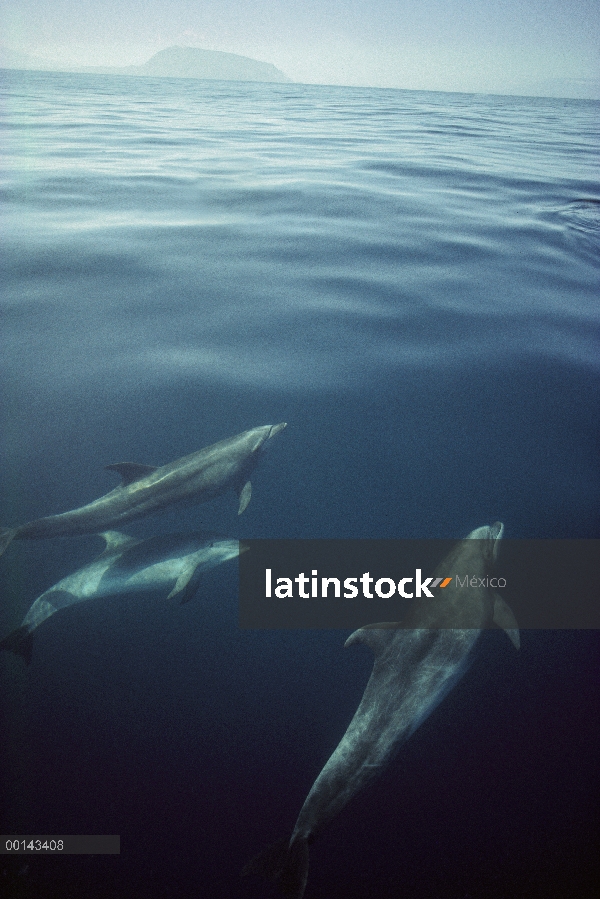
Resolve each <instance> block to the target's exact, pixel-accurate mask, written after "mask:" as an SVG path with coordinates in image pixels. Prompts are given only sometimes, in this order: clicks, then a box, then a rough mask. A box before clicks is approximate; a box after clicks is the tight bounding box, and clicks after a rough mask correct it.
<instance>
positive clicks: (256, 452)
mask: <svg viewBox="0 0 600 899" xmlns="http://www.w3.org/2000/svg"><path fill="white" fill-rule="evenodd" d="M285 427H286V422H281V423H280V424H278V425H262V427H258V428H252V430H251V431H244V432H243V433H242V434H238V435H237V436H236V437H230V438H229V439H228V440H221V441H220V442H219V443H214V444H213V445H212V446H207V447H205V448H204V449H201V450H198V451H197V452H195V453H191V454H190V455H189V456H183V458H181V459H176V460H175V462H169V464H168V465H163V466H161V467H160V468H154V467H153V466H151V465H139V464H137V463H135V462H117V463H115V464H113V465H107V466H106V468H107V469H110V470H111V471H116V472H117V473H118V474H119V475H120V476H121V479H122V483H121V484H120V485H119V487H115V489H114V490H111V492H110V493H106V494H105V495H104V496H101V497H100V498H99V499H97V500H94V502H92V503H88V504H87V505H86V506H81V507H80V508H79V509H72V510H71V511H70V512H63V513H62V514H61V515H49V516H48V517H47V518H38V519H37V520H36V521H30V522H28V523H27V524H22V525H21V526H20V527H17V528H3V529H2V530H0V555H2V553H3V552H4V550H5V549H6V547H7V546H8V545H9V543H10V542H11V540H38V539H40V538H42V537H61V536H65V535H68V536H72V535H77V534H95V533H98V532H99V531H104V530H107V529H108V528H113V527H117V526H121V525H122V524H125V522H128V521H131V520H132V519H134V518H140V517H141V516H142V515H150V514H151V513H153V512H158V511H160V510H162V509H164V508H166V507H167V506H170V505H172V504H173V503H179V502H183V501H188V502H195V503H204V502H206V501H207V500H209V499H214V497H216V496H220V495H221V494H222V493H225V491H226V490H229V488H230V487H231V488H233V490H235V491H236V492H237V495H238V497H239V500H240V505H239V509H238V515H241V514H242V512H243V511H244V509H245V508H246V506H247V505H248V503H249V502H250V497H251V495H252V485H251V483H250V480H249V477H250V474H251V473H252V471H253V470H254V468H256V465H257V464H258V461H259V459H260V456H261V452H262V449H263V447H264V444H265V443H266V442H267V440H271V438H273V437H275V435H276V434H279V432H280V431H283V429H284V428H285Z"/></svg>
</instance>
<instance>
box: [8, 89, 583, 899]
mask: <svg viewBox="0 0 600 899" xmlns="http://www.w3.org/2000/svg"><path fill="white" fill-rule="evenodd" d="M0 97H1V100H0V102H1V115H2V119H1V123H0V127H1V129H2V130H1V148H2V168H1V172H0V179H1V180H0V189H1V195H2V206H1V210H0V223H1V224H0V228H1V234H2V245H3V249H2V256H1V260H0V265H1V285H2V298H1V311H2V332H1V339H2V348H1V354H0V377H1V384H2V387H1V390H2V413H1V414H2V420H1V432H0V440H1V450H2V466H1V470H0V490H1V517H0V524H1V525H2V526H15V525H18V524H22V523H23V522H26V521H29V520H31V519H35V518H39V517H41V516H45V515H50V514H53V513H57V512H62V511H65V510H67V509H72V508H75V507H78V506H81V505H83V504H85V503H87V502H90V501H91V500H93V499H95V498H96V497H98V496H100V495H101V494H103V493H106V492H108V491H109V490H110V489H112V487H114V486H115V485H116V482H117V481H116V477H115V474H114V472H110V471H106V470H105V469H104V466H105V465H107V464H109V463H115V462H122V461H131V462H137V463H143V464H151V465H163V464H165V463H167V462H169V461H171V460H173V459H176V458H178V457H180V456H183V455H185V454H187V453H191V452H193V451H195V450H197V449H200V448H201V447H204V446H207V445H209V444H212V443H214V442H215V441H218V440H221V439H223V438H226V437H230V436H232V435H234V434H237V433H239V432H241V431H244V430H246V429H249V428H253V427H255V426H258V425H264V424H276V423H277V422H280V421H287V422H288V427H287V428H286V430H285V431H283V433H282V434H281V435H279V436H277V438H276V440H274V441H273V445H272V446H270V447H269V449H268V451H267V452H266V453H265V456H264V458H263V459H262V461H261V464H260V466H259V468H258V469H257V470H256V472H255V473H254V474H253V477H252V482H253V496H252V500H251V503H250V505H249V506H248V509H247V510H246V511H245V512H244V514H243V515H242V516H241V517H239V518H238V516H237V514H236V513H237V499H236V497H235V496H234V495H233V494H228V495H225V496H223V497H220V498H218V499H216V500H214V501H212V502H210V503H206V504H203V505H201V506H198V507H185V508H183V509H180V508H173V509H172V510H168V511H166V512H165V513H163V514H162V515H160V516H154V517H152V518H145V519H140V520H139V521H138V522H133V523H132V524H131V525H130V526H128V527H127V528H126V530H127V533H131V534H133V535H135V536H139V537H149V536H154V535H156V534H163V533H167V532H169V531H185V530H193V529H196V528H209V529H211V530H214V531H217V532H219V533H221V534H225V535H228V536H230V537H236V538H263V537H265V538H266V537H269V538H288V537H289V538H292V537H293V538H342V537H343V538H417V537H418V538H421V537H432V538H433V537H435V538H460V537H464V536H465V535H466V534H467V533H468V532H469V531H471V530H472V529H473V528H476V527H478V526H480V525H484V524H491V523H492V522H494V521H497V520H500V521H502V522H504V525H505V534H506V536H507V537H513V538H515V537H516V538H597V537H600V528H599V515H598V510H599V509H600V466H599V464H598V413H599V411H600V410H599V401H598V397H599V391H598V380H599V379H598V375H599V371H600V353H599V341H598V336H599V327H598V326H599V324H600V307H599V303H598V295H599V293H598V286H599V272H600V189H599V186H598V166H597V159H598V147H599V137H600V115H599V113H600V104H598V103H597V102H594V101H579V100H564V99H560V100H559V99H542V98H520V97H500V96H483V95H464V94H442V93H427V92H411V91H398V90H375V89H366V88H343V87H322V86H312V85H311V86H307V85H296V84H256V83H253V84H244V83H226V82H208V81H207V82H202V81H192V80H190V81H187V80H176V79H175V80H171V79H149V78H148V79H147V78H139V79H136V78H124V77H117V76H108V75H106V76H93V75H70V74H69V75H67V74H57V73H47V72H44V73H33V72H30V73H27V72H8V71H4V72H1V73H0ZM101 549H102V544H101V541H100V540H99V539H98V538H97V537H95V536H87V537H78V538H77V539H72V538H57V539H52V540H39V541H37V540H35V541H34V540H32V541H26V540H23V541H15V542H14V543H13V544H11V546H10V547H9V548H8V549H7V551H6V553H5V554H4V556H3V557H2V558H1V559H0V584H1V588H2V606H1V612H0V625H1V631H0V636H3V635H4V634H6V633H8V632H9V631H10V630H11V629H12V628H15V627H16V626H18V625H19V623H20V622H21V620H22V618H23V616H24V614H25V613H26V611H27V609H28V608H29V606H30V605H31V603H32V602H33V601H34V599H35V598H36V597H38V596H39V595H40V594H41V593H43V592H44V591H45V590H47V589H48V588H49V587H50V586H51V585H53V584H55V583H56V582H58V581H60V580H61V579H62V578H64V577H65V576H67V575H68V574H70V573H71V572H73V571H75V570H76V569H77V568H79V567H81V566H83V565H86V564H88V563H89V562H90V561H91V560H92V559H93V558H94V557H95V556H96V555H97V554H98V553H99V552H100V551H101ZM237 614H238V605H237V571H236V564H235V562H228V563H227V564H225V565H222V566H220V567H218V568H215V569H213V570H211V571H209V572H207V573H206V574H205V576H204V577H203V580H202V583H201V585H200V588H199V590H198V594H197V596H196V597H195V598H194V599H193V600H192V601H191V602H188V603H186V604H185V605H183V606H181V605H179V604H178V602H177V601H173V602H170V601H167V600H166V599H165V598H164V596H160V597H158V598H157V597H156V596H152V597H144V596H140V595H139V594H138V595H135V596H134V595H131V596H129V595H127V596H124V597H112V598H110V599H106V600H102V601H98V602H95V603H94V602H90V603H82V604H80V605H76V606H73V607H72V608H69V609H65V610H63V611H61V613H60V614H57V615H54V616H53V617H52V618H51V619H49V620H48V621H47V622H45V623H44V624H43V626H41V627H40V629H39V632H36V635H35V642H34V649H33V658H32V663H31V665H30V666H29V667H26V666H25V664H24V663H23V660H22V659H20V658H16V657H13V656H12V655H10V654H8V653H2V655H1V657H0V679H1V681H2V688H1V693H2V696H3V729H4V732H5V733H6V734H7V739H6V740H5V742H4V746H3V749H2V770H3V792H4V802H3V809H4V811H3V813H2V828H3V829H2V832H3V833H5V834H8V833H48V834H59V833H64V834H120V835H121V854H120V856H118V857H117V856H69V857H64V858H34V857H31V856H28V857H27V858H25V857H22V858H19V859H9V860H6V861H5V859H6V857H3V860H2V862H0V871H1V872H2V877H3V878H4V881H5V883H6V884H8V888H9V890H10V891H11V895H14V896H27V897H32V899H33V897H38V896H39V897H44V899H51V897H55V896H56V897H61V899H65V897H70V896H89V897H94V896H114V897H121V896H123V897H125V896H127V897H129V896H142V895H143V896H147V897H149V899H154V897H169V896H173V897H178V899H179V897H184V896H185V897H187V896H210V897H213V899H229V897H232V896H239V897H242V899H254V897H256V899H260V897H271V896H273V897H274V896H276V895H278V893H277V889H276V887H275V886H273V885H272V884H269V883H263V882H262V881H260V880H258V879H257V880H254V879H244V880H242V881H240V870H241V868H242V867H243V865H244V864H245V863H246V862H247V861H248V859H249V858H250V857H251V856H253V855H254V854H256V853H257V852H258V851H260V849H261V848H262V847H263V846H264V845H265V844H267V843H269V842H272V841H275V840H277V839H278V838H281V837H285V836H288V835H289V834H290V833H291V830H292V827H293V824H294V821H295V819H296V816H297V814H298V811H299V809H300V806H301V805H302V802H303V801H304V798H305V796H306V794H307V792H308V790H309V788H310V786H311V785H312V783H313V781H314V779H315V777H316V776H317V774H318V773H319V771H320V770H321V767H322V766H323V764H324V762H325V761H326V760H327V758H328V757H329V755H330V754H331V752H332V751H333V749H334V748H335V746H336V745H337V743H338V742H339V740H340V738H341V737H342V735H343V733H344V731H345V729H346V726H347V724H348V722H349V720H350V718H351V717H352V714H353V713H354V711H355V709H356V707H357V705H358V702H359V701H360V697H361V695H362V691H363V689H364V686H365V684H366V681H367V678H368V675H369V672H370V670H371V666H372V656H370V655H369V652H368V650H367V649H365V648H364V647H359V648H349V649H348V650H344V648H343V644H344V641H345V639H346V637H347V636H348V633H347V632H340V631H335V630H332V631H243V630H241V629H239V628H238V626H237ZM598 646H599V641H598V636H597V632H594V631H562V632H560V631H556V632H552V631H548V632H543V631H539V632H538V631H524V632H523V633H522V635H521V650H520V652H519V653H516V652H515V651H514V649H513V647H512V646H511V645H510V643H509V641H508V640H507V639H506V637H505V636H504V635H503V634H502V633H501V632H489V633H486V634H485V636H484V639H483V641H482V649H481V652H480V654H479V656H478V657H477V659H476V661H475V662H474V664H473V666H472V667H471V669H470V671H469V672H468V674H467V675H466V676H465V678H464V679H463V681H462V682H461V683H460V684H459V685H458V686H457V687H456V688H455V690H454V691H453V692H452V693H451V694H450V695H449V696H448V697H447V698H446V699H445V700H444V702H443V703H441V705H440V706H439V707H438V709H437V710H436V711H435V712H434V713H433V715H432V716H431V717H430V718H429V719H428V720H427V721H426V722H425V723H424V724H423V725H422V726H421V727H420V728H419V730H418V731H417V732H416V733H415V734H414V736H413V737H412V738H411V740H410V741H409V742H408V743H407V744H406V746H404V747H403V748H402V750H401V752H400V753H399V754H398V756H397V757H396V759H395V760H394V761H393V762H392V763H391V765H390V766H389V768H387V769H386V771H385V772H384V773H383V774H382V776H381V777H380V778H379V780H377V781H376V782H374V783H373V784H372V785H371V786H370V787H369V788H368V789H366V790H365V791H364V792H363V793H360V794H359V795H358V796H357V797H355V799H353V800H352V802H351V803H350V804H349V805H348V806H347V807H346V808H345V809H344V811H343V812H342V813H341V814H340V815H339V816H338V817H337V818H336V819H335V820H334V821H333V822H332V823H331V824H330V826H329V827H328V828H327V831H326V832H324V833H323V835H322V836H321V837H320V838H319V840H318V841H316V842H315V844H314V846H313V847H312V848H311V867H310V875H309V880H308V886H307V891H306V897H307V899H311V897H312V899H317V897H327V899H334V897H344V899H370V897H386V896H390V897H393V896H400V895H402V896H407V897H408V896H410V897H415V899H421V897H423V899H425V897H432V896H437V895H439V896H442V895H443V896H444V897H445V899H455V897H456V899H466V897H469V899H479V897H481V899H495V897H505V896H506V897H508V896H510V897H511V899H518V897H523V899H525V897H530V896H531V897H534V896H535V897H537V896H539V897H545V899H548V897H553V896H556V897H561V899H564V897H569V896H574V897H575V896H577V897H578V899H585V897H587V896H591V895H593V893H592V884H593V881H592V871H593V868H594V865H593V860H594V848H595V844H594V831H595V828H596V827H597V825H598V812H597V809H598V805H599V803H598V770H597V750H598V715H597V703H598Z"/></svg>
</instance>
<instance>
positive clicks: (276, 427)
mask: <svg viewBox="0 0 600 899" xmlns="http://www.w3.org/2000/svg"><path fill="white" fill-rule="evenodd" d="M284 428H287V421H282V422H280V423H279V424H278V425H271V430H270V431H269V434H268V437H267V440H270V439H271V437H276V436H277V434H279V433H280V431H283V429H284Z"/></svg>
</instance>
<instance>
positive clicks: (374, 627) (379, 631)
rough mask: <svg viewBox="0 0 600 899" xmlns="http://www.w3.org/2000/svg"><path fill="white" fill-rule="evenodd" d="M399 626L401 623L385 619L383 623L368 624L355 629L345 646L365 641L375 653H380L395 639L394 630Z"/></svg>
mask: <svg viewBox="0 0 600 899" xmlns="http://www.w3.org/2000/svg"><path fill="white" fill-rule="evenodd" d="M399 627H400V625H399V624H398V622H396V621H385V622H383V623H382V624H367V625H366V627H361V628H359V629H358V630H357V631H354V633H353V634H350V636H349V637H348V639H347V640H346V642H345V643H344V648H345V647H347V646H353V645H354V644H355V643H364V644H365V646H368V647H369V649H371V650H372V651H373V652H374V653H375V655H378V654H379V653H380V652H383V650H384V649H385V648H386V647H387V645H388V643H389V642H390V640H393V639H394V631H396V630H397V629H398V628H399Z"/></svg>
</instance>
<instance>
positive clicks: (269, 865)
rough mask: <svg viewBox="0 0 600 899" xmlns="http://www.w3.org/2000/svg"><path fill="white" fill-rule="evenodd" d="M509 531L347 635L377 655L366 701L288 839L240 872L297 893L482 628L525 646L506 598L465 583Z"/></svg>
mask: <svg viewBox="0 0 600 899" xmlns="http://www.w3.org/2000/svg"><path fill="white" fill-rule="evenodd" d="M503 530H504V527H503V525H502V524H501V523H500V522H496V524H493V525H492V526H491V527H488V526H485V527H481V528H477V529H476V530H474V531H472V532H471V533H470V534H469V536H468V537H467V538H466V539H464V540H462V541H461V542H460V543H459V544H457V546H455V547H454V548H453V550H452V551H451V552H450V554H449V555H448V556H447V557H446V558H445V559H444V561H443V562H442V564H441V565H440V566H438V568H437V570H436V574H437V575H439V576H440V578H446V577H447V576H448V575H453V579H452V583H451V584H450V585H449V586H448V587H446V588H445V589H444V591H443V593H442V594H441V595H440V596H439V597H438V596H437V595H434V596H433V597H432V598H427V597H422V598H420V599H416V600H415V601H414V603H413V605H412V607H411V608H410V609H409V611H408V614H407V616H406V618H405V619H404V620H403V621H402V622H396V623H389V624H388V623H386V624H375V625H369V626H367V627H363V628H360V629H359V630H357V631H355V632H354V633H353V634H352V635H351V636H350V637H349V638H348V639H347V640H346V644H345V645H346V646H352V645H353V644H354V643H359V642H362V643H365V644H366V645H367V646H369V647H370V648H371V649H372V650H373V652H374V654H375V663H374V665H373V671H372V673H371V677H370V679H369V682H368V683H367V687H366V689H365V692H364V694H363V698H362V700H361V703H360V705H359V707H358V709H357V711H356V714H355V715H354V717H353V719H352V721H351V722H350V725H349V727H348V730H347V731H346V733H345V734H344V736H343V737H342V739H341V741H340V743H339V744H338V746H337V748H336V750H335V751H334V753H333V754H332V755H331V757H330V758H329V760H328V762H327V763H326V764H325V767H324V768H323V770H322V771H321V773H320V774H319V776H318V777H317V779H316V781H315V783H314V784H313V786H312V789H311V790H310V792H309V794H308V796H307V797H306V800H305V802H304V805H303V806H302V808H301V810H300V814H299V816H298V820H297V821H296V826H295V827H294V831H293V833H292V836H291V838H290V840H284V841H281V842H279V843H276V844H274V845H273V846H269V847H268V848H267V849H266V850H265V851H264V852H262V853H260V855H258V856H256V858H254V859H252V860H251V861H250V862H249V863H248V864H247V865H246V867H245V868H244V870H243V872H242V873H243V874H250V873H256V874H262V875H263V876H265V877H268V878H270V879H272V880H276V881H278V883H279V885H280V887H281V889H282V892H283V895H285V896H287V897H290V899H301V897H302V896H303V894H304V889H305V887H306V880H307V877H308V846H309V844H310V843H311V842H312V841H313V840H314V839H315V837H316V836H317V835H318V834H319V833H320V831H321V830H322V829H323V828H324V827H325V825H326V824H328V823H329V821H331V819H332V818H333V817H334V816H335V815H337V814H338V812H339V811H341V809H342V808H343V807H344V806H345V805H346V803H347V802H348V801H349V800H350V799H351V798H352V796H354V794H355V793H356V792H358V790H360V789H362V787H364V786H365V784H367V783H368V782H369V781H370V780H372V779H373V778H375V777H376V776H377V775H378V774H379V773H380V772H381V771H382V769H383V767H384V766H385V765H386V764H387V762H388V761H389V760H390V758H391V756H392V755H393V753H394V752H395V751H396V750H397V749H398V748H399V746H400V745H401V744H402V743H403V742H405V741H406V740H408V738H409V737H410V736H411V735H412V734H413V733H414V732H415V730H416V729H417V727H419V725H420V724H421V723H422V722H423V721H424V720H425V718H427V716H428V715H429V714H430V713H431V712H432V711H433V709H434V708H435V707H436V706H437V705H438V703H439V702H440V701H441V700H442V699H443V698H444V696H446V694H447V693H448V691H449V690H450V689H451V688H452V687H453V686H454V685H455V684H456V683H457V682H458V680H459V679H460V677H461V676H462V675H463V674H464V672H465V671H466V669H467V668H468V665H469V659H470V655H471V650H472V649H473V646H474V645H475V643H476V642H477V640H478V638H479V636H480V635H481V631H482V628H485V627H489V626H490V625H492V623H493V624H496V625H498V626H499V627H501V628H503V629H504V630H505V631H506V633H507V634H508V636H509V637H510V639H511V640H512V642H513V644H514V645H515V647H516V648H517V649H518V648H519V630H518V626H517V622H516V621H515V618H514V616H513V613H512V612H511V610H510V609H509V607H508V605H507V604H506V602H505V601H504V600H503V599H502V598H501V597H500V596H498V595H497V594H493V593H491V592H490V591H489V590H488V589H487V588H486V587H485V586H476V587H471V586H467V585H466V582H465V576H467V575H468V576H469V580H470V578H471V577H475V578H477V579H478V580H482V581H483V580H485V577H486V575H487V574H488V572H489V570H490V568H491V566H492V564H493V562H494V560H495V559H496V556H497V553H498V544H499V541H500V539H501V537H502V532H503ZM456 576H459V577H460V582H459V581H457V577H456Z"/></svg>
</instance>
